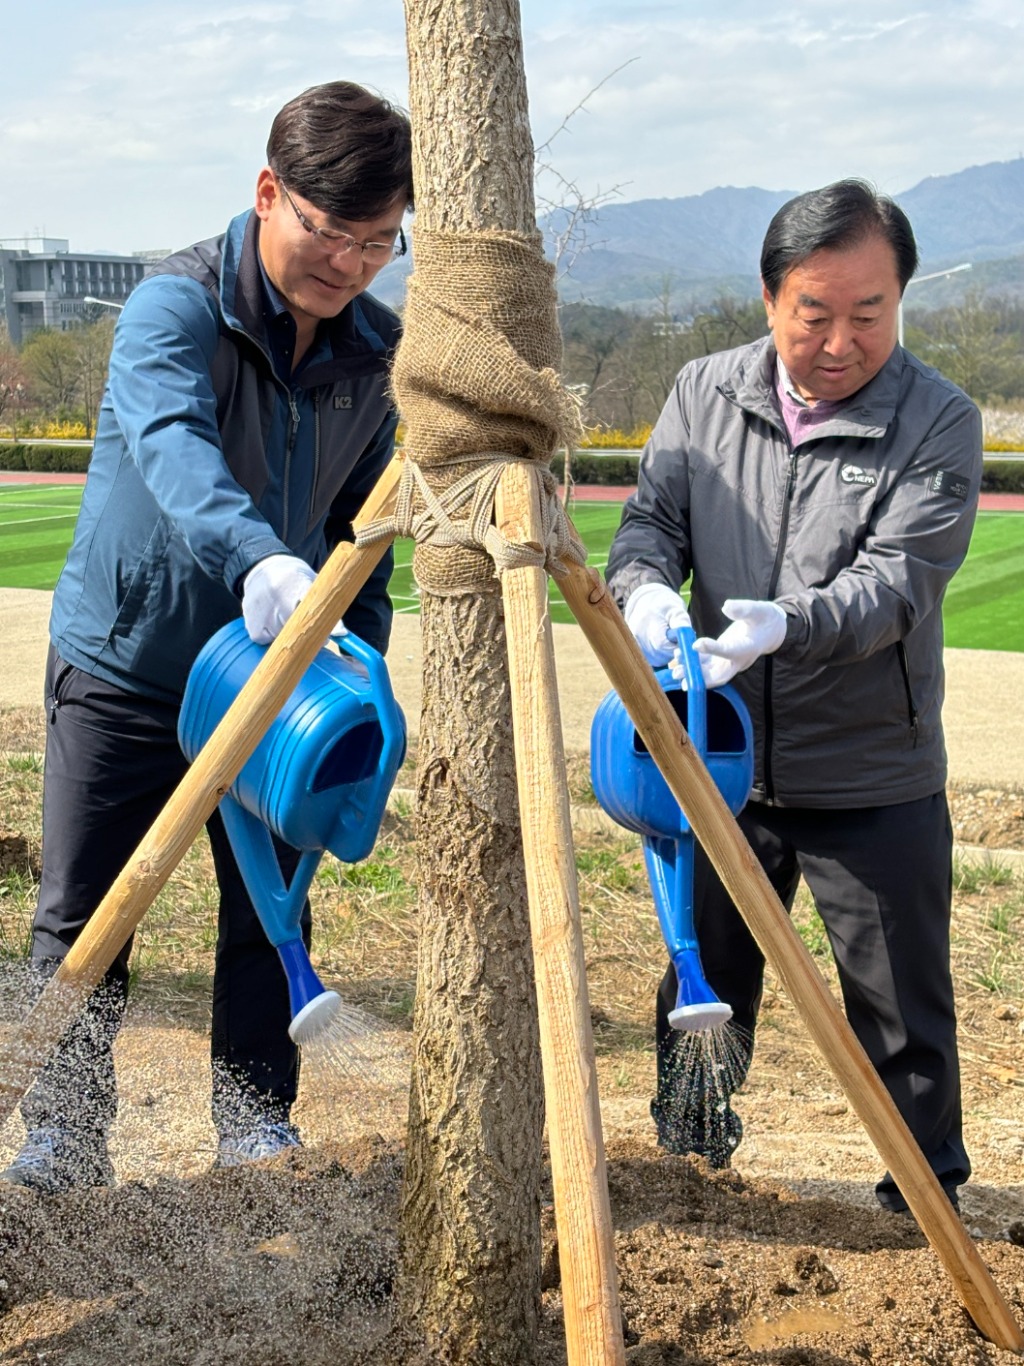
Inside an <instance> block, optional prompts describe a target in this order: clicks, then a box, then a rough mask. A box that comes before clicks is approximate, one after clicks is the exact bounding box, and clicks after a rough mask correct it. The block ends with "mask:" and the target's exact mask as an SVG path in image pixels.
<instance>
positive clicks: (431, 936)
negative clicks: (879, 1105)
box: [399, 0, 543, 1366]
mask: <svg viewBox="0 0 1024 1366" xmlns="http://www.w3.org/2000/svg"><path fill="white" fill-rule="evenodd" d="M406 24H407V34H408V46H409V66H410V105H411V112H412V118H413V135H414V178H415V184H416V199H417V217H416V226H417V231H419V232H420V233H423V232H426V231H434V232H454V233H459V232H473V231H479V230H484V229H503V230H511V231H515V232H532V231H533V230H534V228H535V221H534V218H535V211H534V199H533V147H532V141H531V137H530V131H529V122H528V116H527V101H526V86H525V79H524V76H523V63H522V51H521V39H520V30H519V11H518V5H517V4H516V3H514V0H434V2H433V3H424V0H407V2H406ZM399 397H400V399H401V394H399ZM410 454H411V456H412V457H413V458H414V459H415V458H416V450H415V448H414V447H413V446H412V445H410ZM421 589H422V582H421ZM421 611H422V617H421V620H422V633H423V659H424V665H423V714H422V721H421V727H420V742H419V743H420V749H419V760H418V787H419V805H418V831H417V835H418V844H419V877H420V915H421V925H420V950H419V961H418V986H417V1006H416V1019H415V1023H414V1030H415V1054H414V1066H413V1085H412V1097H411V1103H410V1119H409V1139H408V1167H407V1177H406V1187H405V1192H404V1198H403V1210H402V1231H403V1246H404V1258H403V1303H404V1307H405V1311H406V1313H407V1314H409V1315H410V1316H411V1317H412V1319H413V1320H414V1322H415V1323H416V1324H417V1326H418V1327H419V1328H420V1329H421V1330H422V1331H423V1332H424V1333H425V1334H426V1335H427V1337H428V1339H429V1340H430V1341H431V1342H432V1344H433V1345H434V1352H435V1355H436V1358H437V1360H438V1361H444V1362H451V1363H464V1364H465V1366H491V1364H492V1363H493V1364H494V1366H505V1364H506V1363H507V1366H529V1363H531V1362H533V1361H534V1360H535V1353H536V1339H537V1322H538V1307H539V1301H540V1187H541V1175H542V1162H541V1138H542V1129H543V1099H542V1089H541V1074H540V1063H539V1049H538V1026H537V1008H536V997H535V992H534V980H533V968H532V956H531V950H530V928H529V914H528V907H527V899H526V884H525V875H524V868H523V858H522V841H521V834H520V827H519V814H518V801H517V797H516V781H515V760H514V754H513V738H512V729H511V719H510V704H509V695H508V688H509V683H508V666H507V661H506V650H505V631H504V620H503V610H502V601H501V596H500V591H499V587H498V583H497V579H496V578H492V580H491V581H490V582H489V583H487V584H486V585H485V586H483V587H482V588H480V589H478V590H477V591H473V592H470V593H466V594H462V595H457V596H435V595H434V594H433V593H432V592H430V591H426V590H423V594H422V607H421Z"/></svg>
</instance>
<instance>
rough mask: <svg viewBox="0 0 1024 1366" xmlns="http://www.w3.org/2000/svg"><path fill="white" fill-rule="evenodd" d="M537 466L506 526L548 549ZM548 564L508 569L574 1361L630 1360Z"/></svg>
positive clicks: (520, 773) (511, 471) (509, 499)
mask: <svg viewBox="0 0 1024 1366" xmlns="http://www.w3.org/2000/svg"><path fill="white" fill-rule="evenodd" d="M537 474H538V471H536V470H533V469H530V468H529V467H528V466H525V465H509V466H508V467H507V468H506V470H505V472H504V474H503V476H502V481H501V486H500V489H499V493H498V498H497V502H496V508H497V522H498V529H499V530H500V531H501V533H502V535H503V536H504V537H505V539H506V540H508V541H510V542H513V543H515V544H517V545H529V546H533V547H534V548H536V549H542V548H543V538H542V534H541V530H540V521H541V517H540V485H539V483H538V480H537ZM547 585H548V577H547V572H546V571H545V569H544V568H543V566H537V567H527V568H522V569H511V570H505V571H504V573H503V574H502V576H501V586H502V595H503V597H504V602H505V632H506V637H507V641H508V663H509V681H510V692H511V699H512V726H513V734H514V738H515V753H516V771H517V780H518V788H519V814H520V820H521V823H522V830H523V852H524V855H525V860H526V886H527V895H528V897H529V905H530V926H531V931H532V939H533V953H534V970H535V975H536V981H537V1001H538V1007H539V1014H540V1042H541V1057H542V1061H543V1069H544V1094H545V1100H546V1106H547V1120H548V1138H549V1145H550V1149H551V1175H552V1180H553V1184H554V1194H555V1222H556V1227H557V1230H558V1256H559V1266H560V1268H561V1274H562V1295H563V1301H564V1305H565V1333H566V1346H567V1351H568V1358H569V1362H570V1366H605V1364H607V1366H620V1364H621V1363H623V1362H624V1361H625V1348H624V1345H623V1338H622V1315H621V1311H620V1308H619V1297H618V1283H617V1279H616V1274H615V1245H614V1239H613V1234H612V1222H611V1207H610V1204H609V1199H608V1177H607V1171H606V1167H605V1154H604V1140H603V1137H602V1134H601V1111H600V1103H599V1099H598V1089H597V1071H596V1066H595V1061H594V1040H593V1033H592V1028H591V1021H590V1002H589V997H588V994H587V980H586V966H585V963H584V957H583V938H582V930H581V924H580V910H579V891H578V887H577V883H576V865H575V858H574V853H573V844H572V828H571V823H570V811H569V795H568V790H567V788H566V783H565V754H564V750H563V746H562V728H561V719H560V717H559V712H558V691H557V685H556V680H555V658H554V645H553V641H552V635H551V621H550V617H549V614H548V592H547Z"/></svg>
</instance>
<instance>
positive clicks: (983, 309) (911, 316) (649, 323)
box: [561, 280, 1024, 431]
mask: <svg viewBox="0 0 1024 1366" xmlns="http://www.w3.org/2000/svg"><path fill="white" fill-rule="evenodd" d="M561 322H562V336H563V339H564V344H565V352H564V359H563V370H564V373H565V378H566V382H567V383H569V384H571V385H574V386H576V387H577V392H579V393H581V394H582V395H584V416H585V419H586V421H587V423H588V424H590V425H594V426H600V427H610V428H618V429H620V430H623V431H633V430H636V429H637V428H641V427H643V426H644V425H646V424H650V423H652V422H654V421H655V419H656V418H657V416H658V414H659V412H660V411H661V409H662V407H663V405H664V403H665V400H666V399H667V398H668V395H669V393H670V392H671V390H672V386H673V384H674V382H675V378H676V375H677V374H678V372H679V371H680V369H681V368H682V367H683V365H685V363H686V362H687V361H689V360H694V359H696V358H697V357H699V356H706V355H710V354H711V353H712V352H714V351H723V350H727V349H729V348H731V347H734V346H742V345H743V344H744V343H745V342H748V341H753V340H754V339H755V338H756V337H761V336H764V335H765V333H766V331H767V325H766V323H765V313H764V306H763V304H762V303H761V301H760V299H737V298H730V297H728V296H724V295H723V296H721V297H719V298H717V299H715V300H714V301H713V302H712V303H710V304H708V305H706V306H703V307H700V308H697V309H695V310H691V311H684V310H682V309H680V308H679V307H678V305H676V304H675V303H674V300H673V287H672V282H671V281H669V280H667V281H665V282H664V285H663V287H662V290H661V291H660V294H659V297H658V298H657V299H656V300H654V307H653V308H652V309H651V310H649V311H645V312H640V311H638V310H626V309H620V308H607V307H598V306H596V305H590V304H582V303H572V304H566V305H564V306H563V307H562V309H561ZM904 332H905V342H906V345H907V347H908V349H909V350H911V351H913V352H914V354H915V355H917V356H919V357H920V358H921V359H922V360H924V361H926V362H927V363H928V364H929V365H934V366H935V367H936V369H938V370H940V371H941V372H942V373H943V374H944V375H947V376H948V377H949V378H950V379H951V380H953V382H954V383H956V384H959V385H960V387H961V388H962V389H964V390H965V391H966V392H967V393H968V394H970V396H971V397H972V398H973V399H974V400H975V402H976V403H978V404H987V405H990V406H995V407H999V406H1002V405H1005V404H1010V405H1011V406H1015V405H1016V404H1018V403H1020V402H1021V400H1024V303H1021V302H1019V301H1016V300H1012V299H1001V298H996V297H991V296H987V295H986V296H982V295H980V294H978V293H968V294H967V295H966V297H965V298H964V301H963V302H962V303H961V304H959V305H958V306H956V307H950V308H944V309H938V310H925V309H910V310H908V311H907V313H906V316H905V320H904Z"/></svg>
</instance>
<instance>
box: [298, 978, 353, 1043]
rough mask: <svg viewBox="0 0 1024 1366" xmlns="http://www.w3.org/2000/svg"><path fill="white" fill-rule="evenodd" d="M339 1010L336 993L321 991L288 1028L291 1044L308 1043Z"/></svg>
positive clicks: (326, 1025)
mask: <svg viewBox="0 0 1024 1366" xmlns="http://www.w3.org/2000/svg"><path fill="white" fill-rule="evenodd" d="M340 1009H341V997H340V996H339V995H338V993H337V992H336V991H322V992H321V993H320V994H319V996H314V997H313V999H312V1000H311V1001H307V1002H306V1004H305V1005H304V1006H303V1007H302V1009H301V1010H300V1011H299V1013H298V1014H297V1015H296V1016H295V1017H294V1018H293V1020H292V1022H291V1024H290V1025H289V1026H288V1037H289V1038H290V1039H291V1041H292V1043H298V1044H303V1043H309V1042H310V1041H311V1040H312V1039H315V1038H317V1037H318V1036H319V1035H321V1034H322V1033H323V1032H324V1031H325V1030H326V1029H329V1028H330V1025H331V1021H332V1020H333V1019H334V1017H335V1016H336V1015H337V1013H338V1011H339V1010H340Z"/></svg>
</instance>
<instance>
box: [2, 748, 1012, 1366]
mask: <svg viewBox="0 0 1024 1366" xmlns="http://www.w3.org/2000/svg"><path fill="white" fill-rule="evenodd" d="M26 738H29V737H26ZM9 743H10V742H9ZM25 747H26V749H32V748H36V746H34V745H30V744H26V746H25ZM11 748H12V749H13V748H14V745H13V744H11ZM951 807H952V811H953V817H954V826H955V831H956V835H957V838H958V840H959V841H960V842H961V843H962V844H968V845H979V844H981V845H985V846H986V847H987V848H988V849H989V850H990V852H991V859H992V862H993V864H994V865H996V864H998V863H999V861H1000V859H1001V858H1006V859H1009V860H1010V861H1011V862H1012V861H1013V860H1012V855H1011V854H1009V853H1008V852H1007V851H1013V850H1019V849H1021V848H1024V793H1022V792H1021V791H1020V790H1006V789H985V788H983V789H975V788H970V787H955V788H953V789H952V790H951ZM12 819H13V817H12V816H11V815H10V813H8V815H7V821H8V824H7V825H5V823H4V821H3V820H0V880H2V879H4V878H8V877H15V876H18V877H20V876H32V875H37V874H38V853H39V851H38V848H37V847H34V846H33V844H32V841H31V839H29V838H26V837H25V836H24V835H22V834H20V833H18V832H17V831H16V830H12V829H10V828H9V824H10V822H11V821H12ZM1016 876H1017V878H1018V881H1017V882H1016V883H1014V884H1012V885H1008V886H1007V887H1006V888H1005V893H1002V892H1001V893H1000V897H1001V898H1003V899H1002V900H999V901H998V908H999V914H1000V915H1003V916H1005V915H1008V914H1013V913H1018V912H1019V910H1020V909H1021V903H1022V897H1021V891H1020V882H1019V877H1020V875H1019V873H1018V874H1016ZM979 895H982V894H979ZM992 905H993V908H994V909H993V911H992V914H995V913H996V910H995V908H996V907H997V902H995V901H993V903H992ZM1007 906H1009V907H1010V910H1009V911H1007V910H1006V907H1007ZM1014 908H1016V912H1015V911H1014ZM985 913H987V912H985ZM19 991H20V985H19V981H18V974H17V972H16V971H15V970H14V969H9V970H8V971H7V972H6V973H5V974H3V976H2V978H0V1001H3V1002H4V1008H3V1010H2V1011H0V1039H2V1037H3V1032H4V1031H5V1030H8V1029H10V1027H11V1025H12V1023H13V1021H15V1020H16V1019H18V1018H20V1012H19V1008H18V1001H19ZM958 993H959V1010H960V1020H961V1051H962V1062H963V1081H964V1114H965V1131H966V1137H967V1144H968V1148H969V1151H970V1152H971V1155H972V1159H973V1162H974V1166H975V1175H974V1178H973V1180H972V1181H971V1182H970V1183H969V1184H968V1185H967V1186H965V1187H964V1188H963V1189H962V1191H961V1208H962V1214H963V1219H964V1223H965V1225H966V1227H967V1229H968V1230H969V1232H970V1233H971V1235H972V1237H974V1238H975V1240H976V1244H977V1246H978V1249H979V1251H980V1254H981V1257H982V1259H983V1261H984V1262H985V1264H986V1265H987V1266H988V1267H989V1269H990V1271H991V1273H992V1276H993V1278H994V1280H995V1282H996V1284H997V1286H998V1288H999V1290H1000V1291H1001V1293H1002V1294H1003V1296H1004V1297H1005V1298H1006V1300H1007V1301H1008V1303H1009V1305H1010V1307H1011V1309H1012V1311H1013V1313H1014V1314H1015V1316H1016V1317H1017V1318H1018V1320H1019V1321H1020V1322H1021V1323H1024V1064H1022V1063H1021V1061H1020V1059H1021V1051H1022V1047H1024V1039H1022V1034H1024V1009H1022V1007H1021V1005H1020V992H1019V989H1018V987H1017V985H1014V987H1013V989H1012V990H1008V991H1005V990H1004V991H1001V990H994V989H991V984H990V987H989V988H987V989H982V988H981V987H979V985H978V984H977V982H976V981H974V980H964V981H963V982H958ZM607 1024H608V1021H607V1018H606V1016H604V1015H602V1012H601V1010H600V1009H596V1010H595V1033H596V1040H597V1049H598V1073H599V1079H600V1084H601V1099H602V1112H603V1119H604V1128H605V1135H606V1142H607V1150H608V1159H609V1186H610V1193H611V1202H612V1213H613V1220H614V1226H615V1242H616V1262H617V1267H618V1273H619V1282H620V1295H621V1302H622V1310H623V1318H624V1332H625V1337H626V1343H627V1348H626V1360H627V1362H628V1363H629V1366H713V1364H714V1363H719V1362H760V1363H773V1366H798V1364H801V1363H808V1364H810V1363H818V1364H820V1366H850V1364H852V1363H858V1362H872V1363H880V1364H885V1366H917V1364H918V1363H925V1364H926V1366H976V1364H977V1363H989V1362H993V1363H1000V1362H1006V1363H1008V1362H1009V1361H1011V1360H1015V1359H1016V1358H1012V1357H1011V1355H1010V1354H1009V1353H1006V1352H1002V1351H999V1350H997V1349H996V1348H994V1347H992V1346H991V1345H990V1344H988V1343H986V1342H985V1341H984V1340H983V1339H982V1338H981V1337H980V1335H979V1334H978V1332H977V1331H976V1329H975V1328H974V1326H973V1325H972V1323H971V1322H970V1320H969V1318H968V1317H967V1315H966V1313H965V1312H964V1309H963V1307H962V1304H961V1301H960V1299H959V1297H958V1295H957V1293H956V1290H955V1289H954V1287H953V1284H952V1282H951V1281H950V1279H949V1277H948V1276H947V1274H946V1272H945V1270H944V1269H943V1267H942V1265H941V1263H940V1262H939V1260H938V1258H937V1257H936V1255H935V1253H934V1252H933V1251H932V1250H931V1248H930V1247H929V1246H928V1245H927V1243H926V1242H925V1240H924V1238H923V1237H922V1235H921V1234H920V1232H919V1231H918V1229H917V1226H916V1224H915V1223H914V1221H913V1220H912V1219H910V1218H909V1217H898V1216H894V1215H890V1214H886V1213H883V1212H882V1211H881V1210H880V1209H879V1208H878V1206H877V1204H876V1202H875V1200H874V1196H873V1186H874V1182H875V1181H876V1180H877V1179H878V1177H879V1176H880V1175H881V1164H880V1162H879V1161H878V1158H877V1156H876V1154H875V1153H874V1151H873V1149H872V1147H871V1144H870V1142H869V1140H868V1139H867V1137H866V1135H865V1133H864V1131H863V1129H862V1127H861V1125H860V1123H859V1121H858V1119H857V1117H856V1115H855V1114H854V1113H853V1112H852V1111H851V1109H850V1107H849V1104H848V1103H847V1101H846V1099H845V1097H844V1096H843V1094H842V1092H841V1090H840V1088H839V1086H838V1084H837V1083H836V1081H835V1080H834V1079H833V1078H832V1076H831V1075H830V1073H829V1072H828V1071H827V1069H826V1068H825V1067H824V1065H823V1064H822V1062H821V1060H820V1058H819V1057H818V1055H817V1053H816V1050H815V1048H814V1046H813V1044H812V1043H811V1042H810V1040H809V1038H808V1037H807V1033H806V1030H805V1028H804V1026H803V1024H802V1022H801V1020H800V1017H799V1015H798V1014H797V1012H796V1011H795V1009H794V1008H793V1006H792V1005H791V1003H790V1002H789V1000H788V998H787V997H786V996H785V994H784V993H783V992H782V990H781V988H780V987H779V986H778V984H777V983H776V982H774V980H772V979H771V978H770V977H769V981H768V984H767V990H766V995H765V1002H764V1007H763V1013H762V1018H761V1026H760V1029H759V1034H758V1043H757V1049H756V1052H755V1057H754V1066H753V1068H752V1071H751V1074H750V1077H749V1079H748V1081H747V1083H746V1085H745V1086H744V1088H743V1090H742V1092H741V1093H740V1094H739V1095H738V1097H737V1101H736V1106H737V1109H738V1110H739V1112H740V1113H741V1115H742V1117H743V1121H744V1126H745V1134H744V1140H743V1143H742V1144H741V1146H740V1148H739V1150H738V1151H737V1153H736V1155H735V1158H734V1163H733V1168H732V1169H731V1170H727V1171H720V1172H712V1171H711V1170H710V1169H709V1168H708V1167H707V1165H706V1164H705V1163H704V1162H703V1160H702V1159H698V1158H687V1157H672V1156H668V1155H665V1154H664V1153H662V1152H661V1151H660V1150H659V1149H658V1148H657V1147H656V1146H655V1144H654V1139H653V1125H652V1122H651V1119H650V1115H649V1110H648V1106H649V1098H650V1094H651V1091H652V1089H653V1061H652V1058H651V1054H650V1051H649V1048H648V1049H647V1050H646V1051H644V1050H643V1049H642V1048H638V1047H637V1046H635V1045H634V1046H632V1047H629V1046H627V1045H626V1044H624V1043H623V1039H622V1031H621V1030H620V1031H619V1033H618V1034H617V1035H616V1034H615V1032H614V1030H612V1029H610V1028H609V1029H606V1028H605V1026H606V1025H607ZM645 1037H646V1036H645ZM377 1048H378V1053H377V1055H376V1057H375V1058H373V1059H371V1062H370V1065H369V1066H368V1067H367V1066H364V1065H363V1063H362V1062H361V1061H360V1059H358V1058H352V1057H349V1056H346V1054H345V1052H344V1050H342V1051H341V1052H340V1053H339V1054H334V1055H330V1054H327V1055H323V1056H320V1055H318V1054H317V1053H315V1052H313V1051H311V1052H310V1056H309V1057H308V1058H307V1059H306V1061H305V1065H304V1073H303V1085H302V1094H301V1099H300V1104H299V1106H298V1107H297V1113H296V1116H295V1118H296V1120H297V1121H298V1123H299V1124H300V1126H301V1128H302V1131H303V1134H304V1137H305V1141H306V1144H307V1146H306V1147H305V1149H303V1150H296V1151H293V1152H292V1153H290V1154H287V1155H285V1156H284V1157H282V1158H278V1159H275V1160H274V1161H272V1162H269V1163H266V1164H258V1165H256V1166H252V1167H248V1168H245V1169H238V1170H233V1171H221V1172H212V1171H211V1170H210V1164H211V1161H212V1158H213V1155H214V1136H213V1130H212V1126H211V1124H210V1120H209V1115H208V1099H207V1098H208V1095H209V1076H210V1073H209V1060H208V1038H207V1021H206V1019H205V1017H204V1014H203V1012H202V1011H199V1012H197V1010H196V1006H195V999H194V994H193V995H189V994H188V993H187V992H186V991H184V989H183V990H182V994H181V1001H180V1004H179V1003H176V1002H175V1000H174V999H173V998H171V997H168V998H166V999H165V1000H164V1002H163V1004H162V1005H160V1006H159V1007H158V1006H157V1005H154V1004H153V1003H152V1002H150V1003H149V1004H145V1003H143V1004H136V1005H134V1006H133V1007H132V1009H131V1010H130V1012H129V1018H128V1022H127V1024H126V1026H125V1028H124V1030H123V1031H122V1034H121V1037H120V1039H119V1042H118V1047H117V1062H118V1075H119V1084H120V1090H121V1106H120V1111H119V1118H118V1121H117V1124H116V1127H115V1131H114V1133H113V1135H112V1156H113V1159H114V1164H115V1168H116V1172H117V1176H118V1183H119V1184H118V1185H117V1186H116V1187H114V1188H112V1189H110V1190H106V1189H95V1190H80V1191H76V1192H73V1193H71V1194H68V1195H63V1196H52V1197H45V1196H39V1195H36V1194H33V1193H31V1192H27V1191H23V1190H20V1189H17V1188H13V1187H10V1186H7V1185H6V1184H4V1183H0V1362H2V1363H4V1364H5V1366H14V1364H15V1363H16V1364H17V1366H28V1363H61V1364H62V1366H215V1364H216V1366H220V1364H221V1363H245V1366H349V1364H350V1363H359V1366H395V1363H397V1362H401V1363H403V1366H427V1363H439V1362H441V1361H443V1358H442V1357H439V1356H437V1355H434V1354H432V1353H431V1352H430V1351H429V1350H428V1349H426V1348H424V1347H423V1345H422V1344H420V1343H417V1342H416V1340H415V1339H414V1338H413V1337H412V1336H411V1335H410V1334H409V1332H408V1330H407V1329H406V1328H405V1327H404V1326H403V1325H402V1324H401V1322H400V1321H399V1320H398V1316H397V1314H396V1309H395V1304H396V1297H395V1280H396V1274H397V1265H398V1252H399V1249H398V1233H397V1230H398V1211H399V1198H400V1190H401V1177H402V1162H403V1153H402V1133H403V1109H404V1101H405V1087H406V1084H407V1076H408V1051H409V1050H408V1034H407V1033H405V1032H403V1031H402V1030H399V1029H393V1030H390V1031H385V1032H384V1033H383V1034H382V1036H381V1038H380V1039H379V1040H378V1041H377ZM20 1141H21V1128H20V1122H19V1121H18V1120H16V1119H12V1120H10V1121H8V1123H7V1124H6V1125H4V1126H0V1162H3V1161H6V1160H7V1159H8V1157H9V1155H10V1154H11V1153H13V1151H14V1150H15V1149H16V1147H17V1145H18V1144H19V1143H20ZM549 1198H550V1197H549ZM544 1226H545V1228H544V1232H545V1237H544V1272H543V1285H544V1297H543V1306H542V1336H541V1342H540V1346H539V1351H538V1362H539V1363H540V1366H561V1364H562V1363H564V1362H565V1360H566V1356H565V1345H564V1323H563V1320H562V1312H561V1298H560V1290H559V1276H558V1256H557V1247H556V1244H555V1237H554V1219H553V1214H552V1211H551V1209H550V1206H549V1207H548V1208H547V1209H546V1211H545V1215H544Z"/></svg>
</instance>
